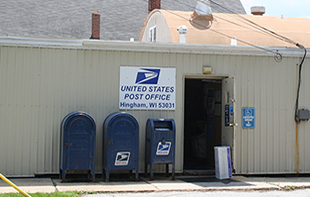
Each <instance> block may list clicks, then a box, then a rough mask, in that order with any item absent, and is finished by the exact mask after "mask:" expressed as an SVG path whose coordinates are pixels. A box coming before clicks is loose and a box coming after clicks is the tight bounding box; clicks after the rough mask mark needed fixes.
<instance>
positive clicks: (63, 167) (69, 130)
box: [59, 112, 96, 182]
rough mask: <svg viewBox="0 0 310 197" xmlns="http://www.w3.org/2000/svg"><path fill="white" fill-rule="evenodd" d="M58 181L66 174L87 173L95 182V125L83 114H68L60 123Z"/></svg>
mask: <svg viewBox="0 0 310 197" xmlns="http://www.w3.org/2000/svg"><path fill="white" fill-rule="evenodd" d="M60 130H61V135H60V164H59V166H60V167H59V168H60V173H59V174H60V179H62V181H65V179H66V175H67V174H82V173H88V178H90V175H91V180H92V181H93V182H95V151H96V124H95V121H94V120H93V118H92V117H91V116H90V115H89V114H87V113H85V112H73V113H70V114H68V115H67V116H66V117H65V118H64V119H63V121H62V123H61V128H60Z"/></svg>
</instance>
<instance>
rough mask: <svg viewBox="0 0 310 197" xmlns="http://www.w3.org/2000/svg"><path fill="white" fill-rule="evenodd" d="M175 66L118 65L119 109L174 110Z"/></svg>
mask: <svg viewBox="0 0 310 197" xmlns="http://www.w3.org/2000/svg"><path fill="white" fill-rule="evenodd" d="M175 89H176V88H175V68H155V67H127V66H121V67H120V89H119V108H120V109H149V110H175Z"/></svg>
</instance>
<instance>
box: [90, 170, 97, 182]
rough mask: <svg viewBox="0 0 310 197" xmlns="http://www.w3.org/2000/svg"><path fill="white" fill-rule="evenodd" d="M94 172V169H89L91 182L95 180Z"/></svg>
mask: <svg viewBox="0 0 310 197" xmlns="http://www.w3.org/2000/svg"><path fill="white" fill-rule="evenodd" d="M95 177H96V174H95V170H92V171H91V180H92V182H95V181H96V178H95Z"/></svg>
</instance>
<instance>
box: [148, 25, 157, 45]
mask: <svg viewBox="0 0 310 197" xmlns="http://www.w3.org/2000/svg"><path fill="white" fill-rule="evenodd" d="M149 41H150V42H156V26H153V27H151V28H150V30H149Z"/></svg>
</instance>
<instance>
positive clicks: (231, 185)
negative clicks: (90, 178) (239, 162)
mask: <svg viewBox="0 0 310 197" xmlns="http://www.w3.org/2000/svg"><path fill="white" fill-rule="evenodd" d="M10 180H11V181H12V182H13V183H15V184H16V185H17V186H18V187H19V188H21V189H22V190H24V191H25V192H27V193H36V192H42V193H51V192H55V191H86V192H158V191H224V190H225V191H227V190H234V191H236V190H241V191H247V190H283V189H284V190H286V189H292V188H294V189H298V188H310V177H285V178H273V177H244V176H234V177H233V178H232V179H229V180H218V179H216V178H214V177H210V176H176V180H170V179H168V178H167V179H163V178H160V179H158V180H156V179H155V180H153V181H149V179H143V178H141V181H139V182H134V181H133V182H112V181H111V182H108V183H106V182H104V181H99V182H95V183H92V182H65V183H62V182H61V180H59V179H51V178H12V179H10ZM14 192H17V191H16V190H15V189H14V188H12V187H11V186H10V185H8V184H7V183H6V182H4V181H3V180H0V193H14Z"/></svg>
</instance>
